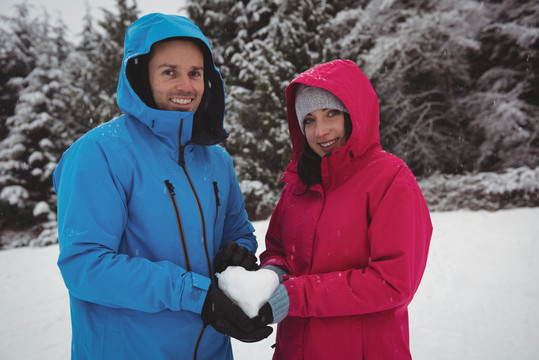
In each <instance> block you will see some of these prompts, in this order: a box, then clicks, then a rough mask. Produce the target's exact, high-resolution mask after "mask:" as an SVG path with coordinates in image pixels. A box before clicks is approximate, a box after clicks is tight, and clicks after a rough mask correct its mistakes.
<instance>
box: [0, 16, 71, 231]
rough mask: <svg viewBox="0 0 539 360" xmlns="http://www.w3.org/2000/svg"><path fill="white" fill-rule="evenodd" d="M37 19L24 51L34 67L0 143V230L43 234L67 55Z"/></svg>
mask: <svg viewBox="0 0 539 360" xmlns="http://www.w3.org/2000/svg"><path fill="white" fill-rule="evenodd" d="M42 19H43V20H40V21H32V24H31V28H32V29H33V38H31V41H30V42H29V43H28V45H27V46H28V47H27V48H26V50H27V51H28V52H29V53H30V54H31V56H32V57H33V59H34V66H33V69H32V70H31V71H30V72H29V73H28V75H26V76H25V77H24V78H21V79H20V80H19V81H18V83H19V89H20V90H19V91H18V94H17V97H18V101H17V104H16V106H15V109H14V113H13V115H11V116H10V117H8V118H7V119H6V128H7V130H8V132H7V136H6V137H5V138H4V139H3V140H2V141H1V142H0V188H2V191H1V193H0V211H1V212H2V222H1V223H0V228H4V227H6V226H7V227H10V228H13V229H22V228H26V229H33V230H37V231H40V232H41V231H43V230H45V231H46V232H47V234H49V233H50V232H51V231H52V232H53V230H52V229H53V228H54V226H55V224H54V220H55V213H54V209H55V197H54V196H53V191H52V180H51V179H52V173H53V171H54V168H55V167H56V163H57V161H58V159H59V154H61V152H62V151H63V150H64V148H65V145H64V138H63V134H64V132H65V131H64V130H65V128H64V127H63V122H62V121H59V119H60V118H61V117H62V116H64V114H65V113H66V108H65V104H64V101H63V98H64V95H65V89H64V86H63V85H64V84H65V74H64V73H63V72H62V70H61V69H62V66H61V65H62V57H63V56H64V55H65V54H66V53H67V51H69V50H68V45H67V41H66V40H65V38H63V33H62V32H61V31H56V34H53V30H52V29H51V27H50V25H49V24H48V22H47V16H44V17H43V18H42ZM62 25H63V24H60V27H61V26H62ZM29 26H30V24H29ZM43 236H44V235H43ZM38 241H42V242H43V241H45V242H51V241H54V240H51V238H50V237H47V239H44V238H43V237H42V238H38Z"/></svg>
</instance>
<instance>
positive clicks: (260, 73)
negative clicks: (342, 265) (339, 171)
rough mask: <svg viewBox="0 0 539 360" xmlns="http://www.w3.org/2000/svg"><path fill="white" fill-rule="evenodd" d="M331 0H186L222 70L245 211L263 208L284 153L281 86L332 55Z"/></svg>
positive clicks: (259, 213) (285, 157) (283, 162)
mask: <svg viewBox="0 0 539 360" xmlns="http://www.w3.org/2000/svg"><path fill="white" fill-rule="evenodd" d="M334 3H338V2H332V1H326V0H309V1H299V0H289V1H277V0H275V1H262V0H251V1H248V0H244V1H196V2H195V1H192V2H190V3H189V6H188V11H189V15H190V17H191V18H192V19H193V20H194V21H195V23H196V24H197V25H198V26H199V27H200V28H201V29H202V31H203V32H204V33H205V35H206V36H207V37H208V38H209V40H210V42H211V43H212V46H213V49H214V52H215V59H216V62H217V64H218V66H219V68H220V69H221V71H222V73H223V77H224V80H225V85H226V86H225V90H226V94H227V117H226V126H227V130H228V131H229V132H230V134H231V136H230V138H229V140H227V142H226V144H225V146H226V147H227V149H228V150H229V151H230V153H231V154H232V156H233V158H234V160H235V164H236V171H237V173H238V177H239V179H240V181H241V185H242V190H243V191H244V195H245V197H246V199H249V201H248V204H247V206H248V208H249V209H250V210H252V209H258V210H256V211H255V210H253V211H250V215H251V217H255V218H256V217H258V216H260V217H265V216H267V215H268V209H270V208H271V207H272V206H273V202H274V200H275V195H276V193H277V192H278V190H279V187H280V184H279V176H280V174H281V172H282V171H283V169H284V167H285V166H286V164H287V163H288V161H289V160H290V155H291V146H290V139H289V135H288V126H287V121H286V105H285V96H284V91H285V88H286V85H287V84H288V83H289V82H290V81H291V80H292V79H293V78H294V77H295V76H297V75H298V74H299V73H300V72H302V71H304V70H306V69H308V68H309V67H312V66H313V65H315V64H318V63H321V62H324V61H328V60H330V59H332V58H333V53H332V52H331V46H329V44H328V41H329V39H330V37H329V31H330V30H331V29H329V27H328V22H329V19H330V18H331V17H332V16H333V15H334V13H335V12H336V10H335V9H336V8H337V5H336V4H334ZM339 6H342V5H339ZM255 193H256V194H259V195H257V196H255V195H254V194H255ZM261 194H266V198H265V199H261V198H260V196H261ZM251 202H252V204H251ZM257 202H265V203H267V204H268V206H262V207H260V206H259V205H260V204H258V203H257ZM251 205H252V206H251ZM261 209H265V210H261ZM253 212H256V214H255V213H253Z"/></svg>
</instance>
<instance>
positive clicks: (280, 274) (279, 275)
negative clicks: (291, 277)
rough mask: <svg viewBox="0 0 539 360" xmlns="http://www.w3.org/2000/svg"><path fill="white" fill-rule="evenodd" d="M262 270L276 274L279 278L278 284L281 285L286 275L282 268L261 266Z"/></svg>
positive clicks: (286, 272)
mask: <svg viewBox="0 0 539 360" xmlns="http://www.w3.org/2000/svg"><path fill="white" fill-rule="evenodd" d="M262 269H268V270H271V271H274V272H275V273H276V274H277V276H278V277H279V284H282V283H283V277H284V276H285V275H288V271H286V270H285V269H283V268H282V267H280V266H276V265H266V266H263V267H262Z"/></svg>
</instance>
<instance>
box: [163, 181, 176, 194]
mask: <svg viewBox="0 0 539 360" xmlns="http://www.w3.org/2000/svg"><path fill="white" fill-rule="evenodd" d="M165 185H166V187H167V190H168V192H169V194H170V195H176V194H175V193H174V185H172V183H171V182H170V181H168V180H165Z"/></svg>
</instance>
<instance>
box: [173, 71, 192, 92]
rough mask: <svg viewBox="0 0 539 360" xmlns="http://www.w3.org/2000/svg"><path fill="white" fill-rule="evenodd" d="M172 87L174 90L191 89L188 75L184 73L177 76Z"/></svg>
mask: <svg viewBox="0 0 539 360" xmlns="http://www.w3.org/2000/svg"><path fill="white" fill-rule="evenodd" d="M174 89H175V90H176V91H191V90H192V86H191V82H190V81H189V77H188V76H186V75H182V76H178V77H177V78H176V82H175V83H174Z"/></svg>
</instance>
